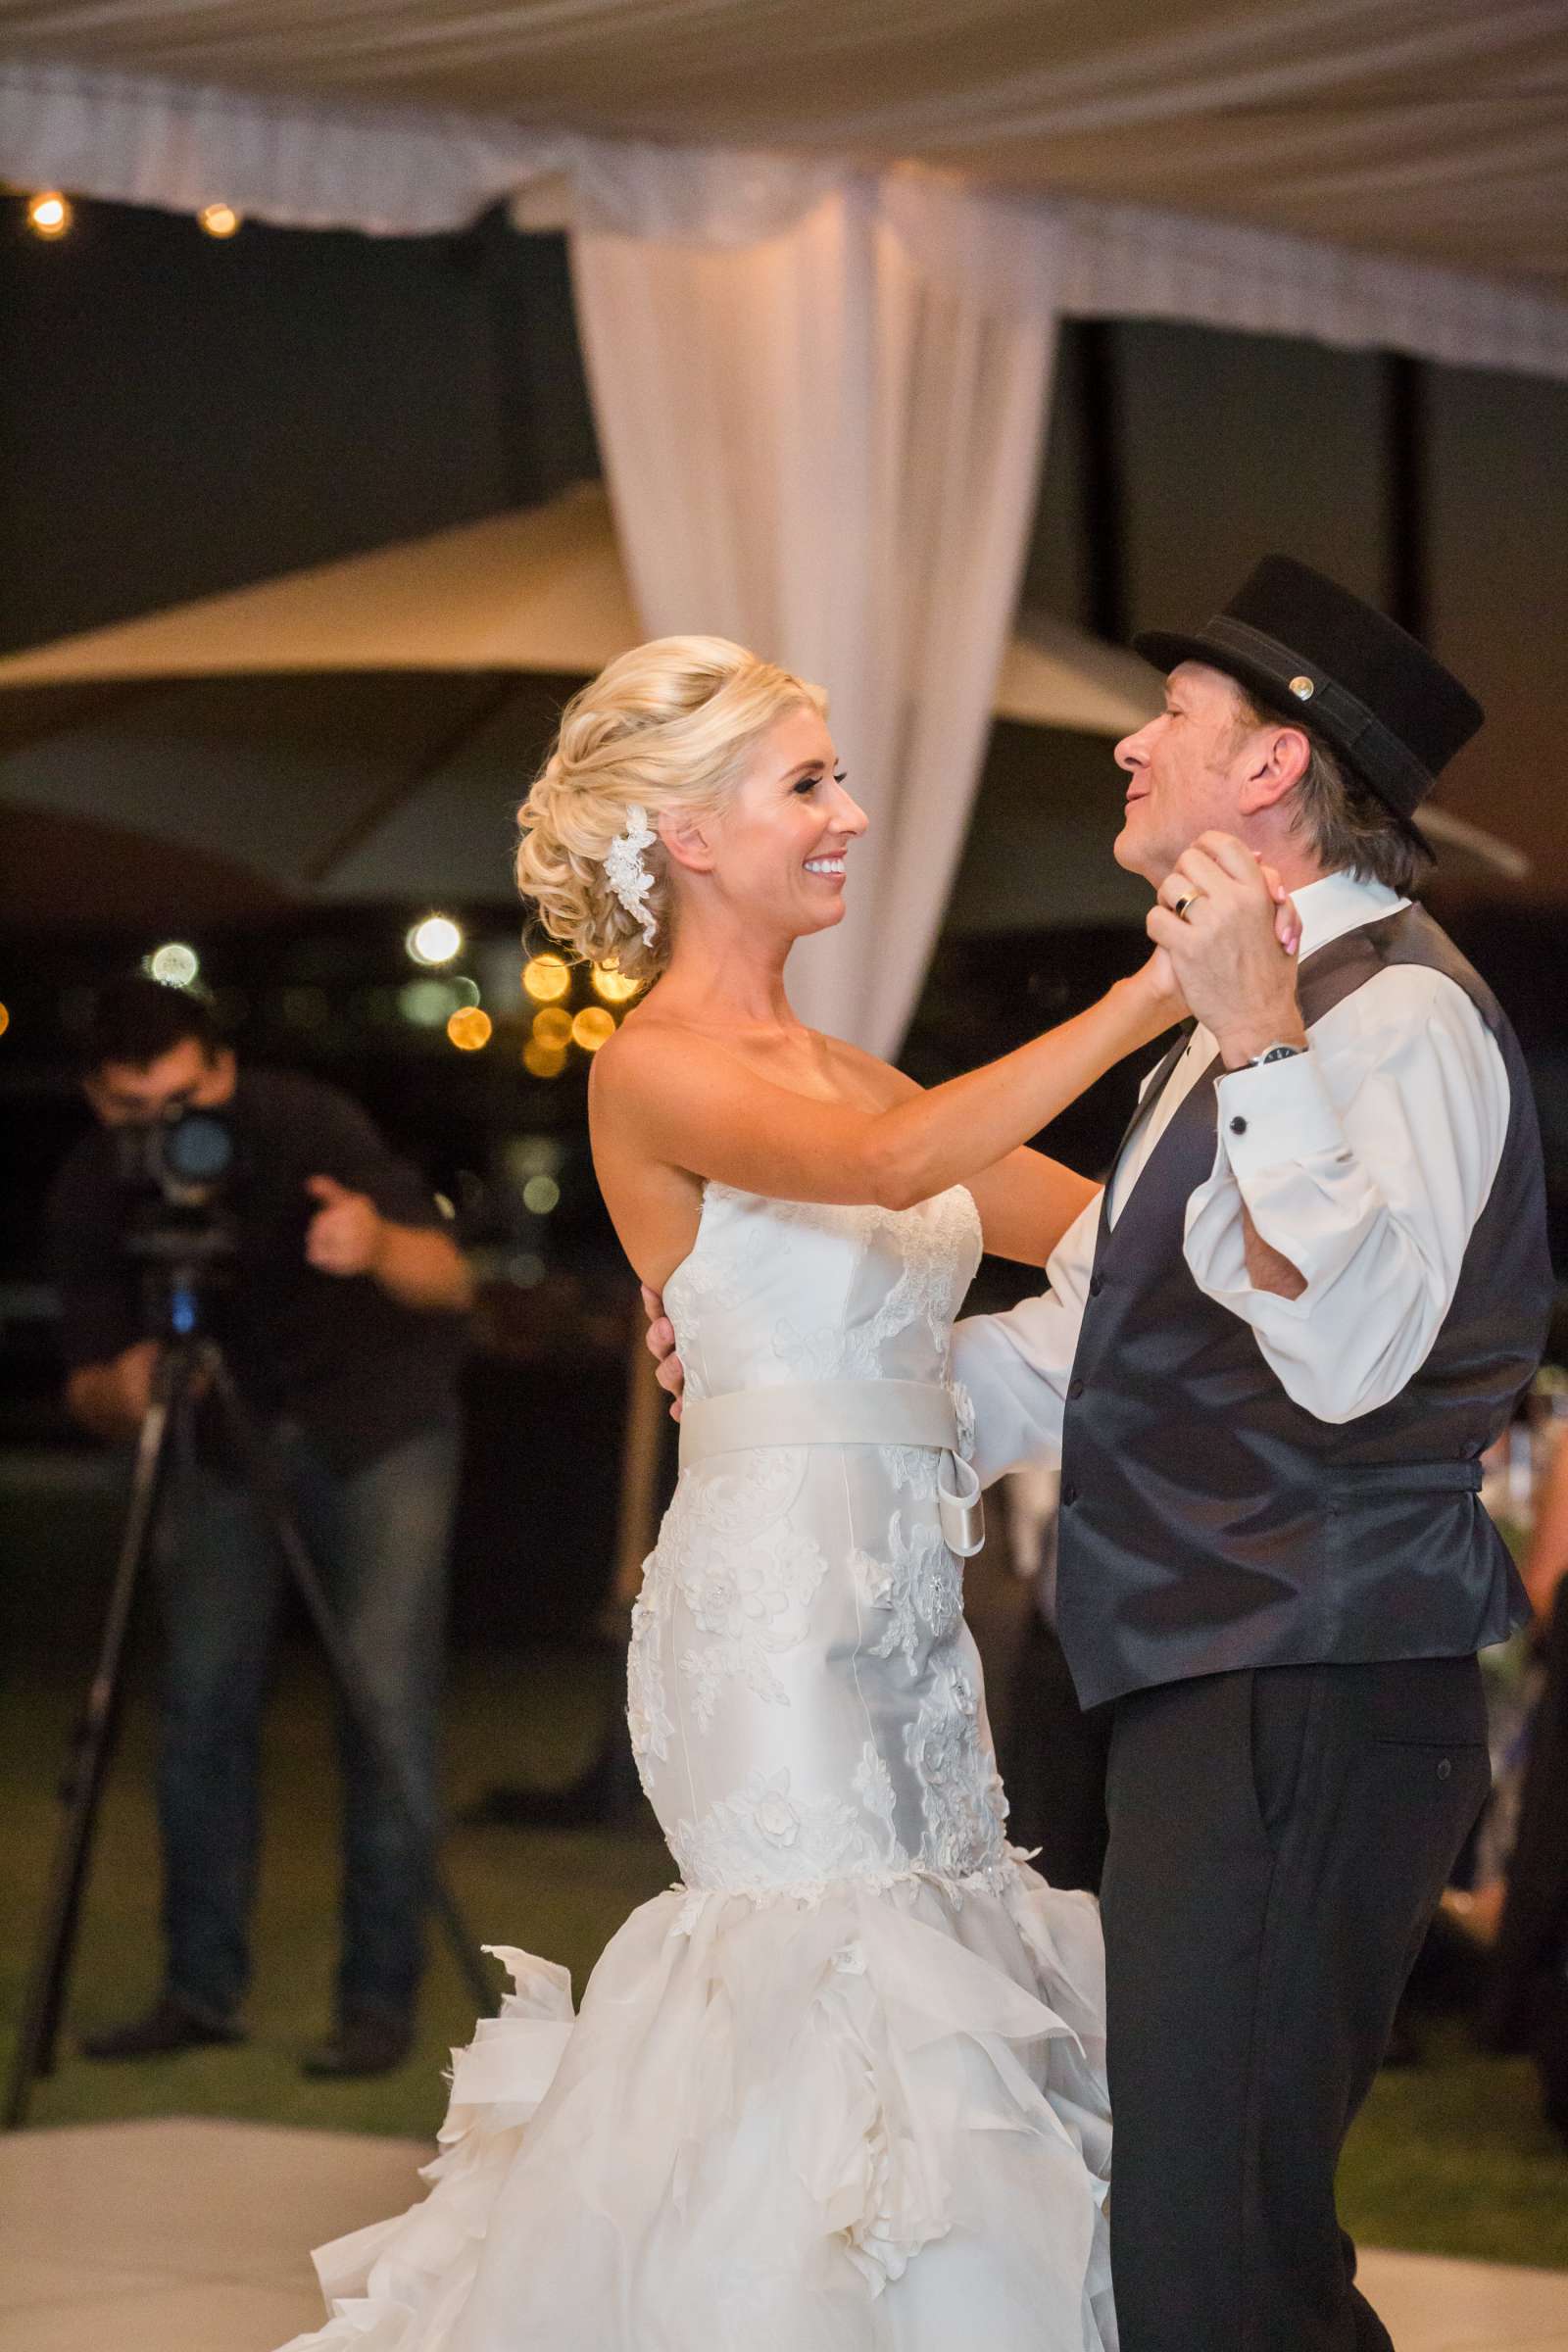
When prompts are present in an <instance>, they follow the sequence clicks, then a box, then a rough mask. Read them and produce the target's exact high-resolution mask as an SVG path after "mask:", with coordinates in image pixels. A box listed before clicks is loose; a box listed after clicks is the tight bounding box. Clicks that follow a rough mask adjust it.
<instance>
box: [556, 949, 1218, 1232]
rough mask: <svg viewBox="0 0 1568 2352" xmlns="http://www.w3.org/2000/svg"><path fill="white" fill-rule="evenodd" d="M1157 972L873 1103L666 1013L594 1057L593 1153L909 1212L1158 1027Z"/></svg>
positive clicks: (1157, 968)
mask: <svg viewBox="0 0 1568 2352" xmlns="http://www.w3.org/2000/svg"><path fill="white" fill-rule="evenodd" d="M1162 977H1163V969H1162V963H1161V959H1159V958H1157V957H1152V958H1151V959H1150V962H1149V963H1148V964H1146V965H1145V967H1144V969H1143V970H1142V971H1141V972H1138V973H1136V974H1135V975H1134V976H1133V978H1131V979H1130V980H1118V981H1117V982H1116V984H1115V985H1114V987H1112V988H1110V989H1109V990H1107V992H1106V994H1105V995H1104V996H1103V997H1102V998H1101V999H1100V1001H1099V1003H1098V1004H1095V1005H1090V1007H1089V1009H1088V1011H1087V1012H1081V1013H1078V1014H1077V1015H1075V1017H1074V1018H1073V1019H1072V1020H1070V1021H1063V1022H1062V1024H1061V1025H1060V1027H1059V1028H1056V1029H1053V1030H1050V1031H1048V1032H1047V1034H1046V1035H1045V1036H1043V1037H1037V1038H1031V1040H1030V1041H1029V1043H1028V1044H1027V1045H1024V1046H1020V1047H1018V1048H1017V1050H1016V1051H1015V1052H1014V1053H1011V1054H1004V1055H1003V1056H1002V1058H1001V1059H1000V1060H999V1061H993V1062H988V1063H987V1064H986V1065H985V1067H984V1068H982V1069H978V1070H969V1071H966V1072H965V1073H964V1075H963V1076H962V1077H961V1078H950V1079H949V1080H948V1081H947V1083H946V1084H945V1085H943V1086H936V1087H933V1088H931V1090H930V1091H929V1093H925V1094H919V1093H916V1094H915V1095H913V1096H911V1097H909V1098H908V1099H907V1100H905V1101H903V1102H901V1103H894V1104H893V1105H892V1106H891V1107H890V1108H888V1109H885V1110H876V1111H871V1110H860V1109H857V1108H854V1107H852V1106H851V1105H850V1104H848V1103H829V1102H820V1101H817V1100H816V1099H815V1098H813V1097H809V1096H803V1095H798V1094H792V1093H791V1092H790V1091H789V1090H788V1089H787V1088H784V1087H778V1086H773V1085H771V1084H770V1083H769V1082H768V1080H767V1079H765V1078H762V1077H760V1076H759V1075H758V1074H757V1072H756V1071H755V1070H753V1069H751V1068H750V1067H749V1066H748V1065H747V1064H746V1063H745V1062H743V1061H741V1060H739V1059H738V1058H737V1057H736V1056H735V1055H734V1054H730V1053H728V1052H726V1051H725V1049H724V1048H723V1047H722V1046H719V1045H716V1044H714V1043H712V1042H711V1040H709V1039H706V1038H703V1037H701V1036H699V1035H697V1034H696V1033H694V1032H693V1031H691V1030H688V1029H682V1028H680V1027H678V1026H676V1025H675V1024H673V1023H670V1024H668V1025H665V1024H662V1023H661V1022H659V1021H657V1020H647V1019H645V1020H642V1021H637V1022H633V1023H630V1024H628V1025H627V1026H626V1027H625V1028H623V1029H622V1030H621V1031H620V1032H619V1034H618V1035H617V1036H616V1037H615V1038H614V1039H613V1040H612V1042H611V1044H610V1045H608V1046H607V1047H606V1048H605V1049H604V1051H603V1052H602V1053H600V1054H597V1055H596V1056H595V1060H594V1067H593V1077H592V1081H591V1087H590V1098H589V1106H590V1115H591V1118H592V1121H593V1124H594V1127H595V1130H596V1136H595V1152H596V1155H597V1153H598V1152H599V1150H600V1146H601V1142H604V1143H612V1142H613V1149H614V1152H615V1155H616V1157H617V1158H618V1159H619V1160H620V1162H621V1164H622V1165H625V1164H627V1162H628V1160H637V1159H641V1160H643V1161H645V1162H647V1161H653V1162H656V1163H659V1164H662V1166H664V1167H666V1168H681V1169H685V1170H687V1171H689V1173H690V1174H691V1175H694V1176H703V1177H709V1178H711V1179H713V1180H714V1181H716V1182H718V1183H721V1184H730V1185H734V1186H736V1187H737V1188H738V1189H739V1190H741V1191H743V1192H752V1193H764V1194H767V1195H770V1196H771V1197H772V1198H774V1199H778V1200H786V1201H840V1202H852V1203H853V1202H870V1201H874V1202H877V1203H878V1204H879V1205H881V1206H882V1207H885V1208H909V1207H912V1206H913V1204H914V1203H915V1202H916V1201H926V1200H929V1199H930V1198H931V1196H932V1195H933V1194H934V1193H940V1192H944V1191H946V1189H947V1188H948V1186H949V1185H953V1184H960V1183H964V1182H967V1181H968V1180H969V1179H970V1178H971V1177H973V1176H975V1175H977V1174H978V1173H979V1172H980V1171H981V1170H990V1169H994V1168H995V1166H996V1163H997V1162H998V1161H999V1160H1003V1159H1005V1158H1006V1157H1007V1155H1008V1154H1009V1153H1011V1152H1014V1151H1016V1149H1017V1147H1018V1146H1019V1145H1020V1144H1022V1143H1023V1141H1024V1139H1025V1138H1026V1137H1028V1136H1031V1135H1036V1134H1038V1133H1039V1131H1040V1129H1041V1128H1042V1127H1045V1126H1049V1124H1050V1123H1051V1121H1052V1120H1053V1119H1054V1118H1055V1117H1056V1115H1057V1113H1058V1112H1060V1111H1062V1110H1064V1109H1065V1108H1066V1106H1067V1104H1068V1103H1072V1102H1074V1101H1075V1100H1076V1099H1077V1097H1078V1096H1079V1095H1081V1094H1082V1093H1083V1092H1084V1090H1085V1089H1086V1088H1087V1087H1089V1086H1092V1085H1093V1084H1094V1082H1095V1080H1096V1079H1097V1078H1099V1077H1102V1076H1103V1073H1104V1072H1105V1071H1106V1070H1108V1069H1109V1068H1110V1067H1111V1066H1112V1065H1113V1064H1114V1063H1115V1062H1118V1061H1120V1059H1121V1058H1122V1056H1123V1054H1130V1053H1132V1052H1134V1051H1135V1050H1136V1049H1137V1048H1138V1047H1140V1046H1146V1045H1148V1044H1149V1043H1150V1042H1151V1040H1152V1039H1153V1038H1155V1037H1157V1036H1159V1034H1160V1033H1161V1031H1162V1030H1164V1029H1167V1028H1169V1027H1170V1025H1171V1023H1172V1021H1173V1020H1174V1019H1176V1017H1177V1016H1178V1013H1179V1010H1180V1007H1179V1005H1176V1004H1175V1003H1174V1002H1173V1000H1172V999H1171V997H1170V996H1169V995H1167V994H1165V993H1164V992H1163V990H1162V989H1161V986H1160V984H1159V983H1160V979H1161V978H1162ZM1063 1173H1065V1171H1063ZM1008 1181H1009V1182H1016V1181H1017V1180H1016V1179H1009V1180H1008ZM1064 1221H1065V1222H1070V1219H1066V1220H1064Z"/></svg>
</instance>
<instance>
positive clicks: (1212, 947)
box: [1148, 833, 1306, 1070]
mask: <svg viewBox="0 0 1568 2352" xmlns="http://www.w3.org/2000/svg"><path fill="white" fill-rule="evenodd" d="M1276 893H1277V883H1275V884H1271V882H1270V878H1269V876H1268V875H1267V873H1266V872H1265V871H1264V869H1263V867H1262V866H1261V865H1260V864H1259V863H1258V861H1257V859H1256V858H1254V857H1253V855H1252V853H1251V851H1250V849H1248V847H1247V846H1246V844H1245V842H1240V841H1238V840H1236V839H1235V837H1234V836H1233V835H1231V834H1229V833H1204V834H1201V836H1200V838H1199V839H1198V840H1197V841H1195V842H1194V843H1193V845H1192V847H1191V849H1189V850H1186V851H1184V853H1183V854H1182V856H1181V858H1179V859H1178V860H1177V863H1176V865H1175V866H1174V867H1173V869H1172V870H1171V872H1170V873H1169V874H1167V875H1166V877H1165V879H1164V881H1163V882H1162V883H1161V884H1160V886H1159V905H1158V906H1157V907H1154V908H1153V909H1152V912H1151V914H1150V917H1149V923H1148V930H1149V936H1150V938H1151V939H1152V941H1153V942H1154V945H1155V946H1156V948H1163V949H1164V950H1165V952H1166V953H1167V954H1168V956H1170V959H1171V963H1172V965H1173V967H1174V969H1175V973H1176V978H1177V981H1178V982H1179V984H1180V987H1181V991H1182V994H1183V996H1184V997H1185V998H1186V999H1187V1002H1188V1004H1189V1005H1190V1006H1191V1007H1192V1010H1193V1011H1194V1012H1195V1013H1196V1014H1197V1016H1198V1018H1199V1020H1201V1022H1202V1024H1203V1026H1204V1027H1205V1028H1206V1029H1207V1030H1209V1031H1210V1033H1211V1034H1212V1036H1213V1038H1214V1041H1215V1043H1216V1044H1217V1045H1218V1047H1219V1050H1220V1053H1221V1054H1222V1055H1223V1057H1224V1060H1225V1064H1226V1067H1227V1068H1228V1069H1233V1070H1239V1069H1241V1068H1242V1066H1243V1065H1244V1064H1245V1063H1246V1062H1248V1061H1250V1059H1251V1057H1252V1055H1253V1054H1260V1053H1261V1052H1262V1051H1263V1049H1264V1048H1265V1047H1266V1046H1273V1045H1286V1046H1304V1045H1305V1043H1306V1030H1305V1027H1304V1025H1303V1023H1302V1020H1301V1013H1300V1007H1299V1005H1298V1003H1297V997H1296V962H1295V958H1294V955H1293V954H1292V952H1291V951H1290V950H1289V949H1287V947H1285V946H1284V945H1283V944H1282V942H1281V938H1280V927H1281V926H1280V916H1281V914H1282V912H1283V908H1282V907H1281V905H1280V903H1279V900H1278V897H1277V895H1276ZM1184 901H1185V902H1186V905H1185V910H1184V912H1183V913H1182V914H1177V913H1176V911H1175V909H1176V907H1178V906H1180V905H1182V903H1183V902H1184ZM1286 904H1287V905H1288V904H1289V902H1286Z"/></svg>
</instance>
